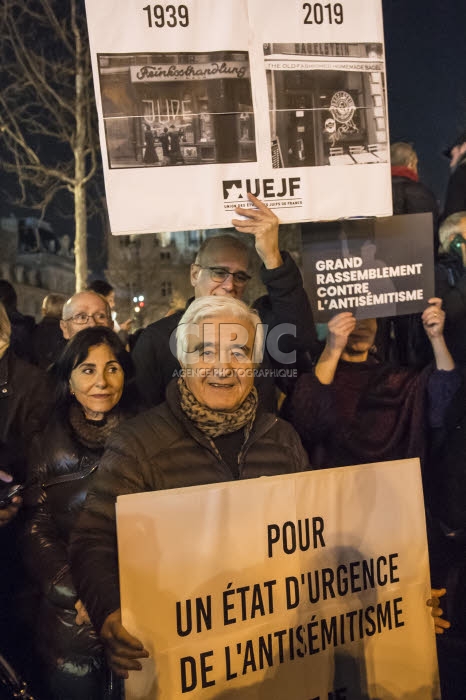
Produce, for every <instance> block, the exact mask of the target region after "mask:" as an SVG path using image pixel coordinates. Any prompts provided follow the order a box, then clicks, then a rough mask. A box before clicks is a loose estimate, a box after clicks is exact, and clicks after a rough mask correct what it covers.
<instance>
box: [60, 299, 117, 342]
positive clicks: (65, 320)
mask: <svg viewBox="0 0 466 700" xmlns="http://www.w3.org/2000/svg"><path fill="white" fill-rule="evenodd" d="M90 326H107V328H113V321H112V312H111V310H110V306H109V305H108V303H107V302H106V301H105V299H104V298H103V297H101V296H100V294H96V293H95V292H92V291H86V292H77V293H76V294H73V296H72V297H70V298H69V299H68V301H67V302H66V303H65V305H64V306H63V312H62V320H61V321H60V328H61V330H62V333H63V337H64V338H65V340H69V339H70V338H72V337H73V336H74V335H76V333H78V332H79V331H82V329H83V328H89V327H90Z"/></svg>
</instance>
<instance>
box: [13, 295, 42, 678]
mask: <svg viewBox="0 0 466 700" xmlns="http://www.w3.org/2000/svg"><path fill="white" fill-rule="evenodd" d="M10 339H11V325H10V320H9V318H8V316H7V313H6V311H5V307H4V306H3V304H2V303H1V302H0V387H1V391H0V487H3V486H14V485H15V484H24V482H25V481H26V479H27V477H28V458H30V454H28V452H29V449H28V448H30V446H31V443H32V441H33V438H34V436H35V435H37V434H38V433H40V432H41V431H42V430H43V428H44V425H45V422H46V420H47V417H48V415H49V409H50V406H51V402H52V392H51V389H50V387H49V385H48V383H47V378H46V375H45V373H44V372H43V371H42V370H41V369H39V368H38V367H34V366H33V365H31V364H29V363H28V362H26V361H25V360H23V359H21V358H19V357H17V355H16V354H15V353H14V351H13V349H12V348H11V346H10ZM20 506H21V498H20V497H19V496H16V497H15V498H14V499H13V500H12V501H11V502H10V503H5V505H4V506H3V507H0V572H1V574H0V653H2V654H4V655H5V657H6V658H7V660H8V661H9V662H10V663H12V664H13V666H14V667H15V668H16V669H17V670H19V671H20V673H21V675H23V676H24V677H25V678H27V679H28V680H30V679H31V678H32V676H33V675H34V672H35V664H34V660H33V654H32V649H31V636H30V634H29V633H28V629H27V627H26V626H25V625H24V620H23V617H22V616H21V613H20V609H22V607H23V605H22V602H21V600H20V598H21V596H20V591H21V590H22V588H23V584H24V571H23V569H22V567H21V566H20V561H21V557H20V556H19V554H18V551H19V543H18V533H19V531H20V529H21V510H19V508H20ZM18 511H19V512H18Z"/></svg>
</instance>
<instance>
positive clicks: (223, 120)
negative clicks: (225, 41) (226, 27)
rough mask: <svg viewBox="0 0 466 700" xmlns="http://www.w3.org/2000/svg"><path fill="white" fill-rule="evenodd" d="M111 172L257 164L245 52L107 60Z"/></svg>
mask: <svg viewBox="0 0 466 700" xmlns="http://www.w3.org/2000/svg"><path fill="white" fill-rule="evenodd" d="M98 66H99V78H100V88H101V96H102V111H103V117H104V123H105V138H106V145H107V152H108V162H109V168H139V167H148V166H149V167H170V166H182V165H202V164H209V163H244V162H249V161H256V160H257V156H256V139H255V128H254V113H253V108H252V96H251V81H250V67H249V56H248V53H247V52H245V51H238V52H235V51H213V52H209V53H176V54H175V53H172V54H157V53H153V54H106V55H103V54H99V55H98Z"/></svg>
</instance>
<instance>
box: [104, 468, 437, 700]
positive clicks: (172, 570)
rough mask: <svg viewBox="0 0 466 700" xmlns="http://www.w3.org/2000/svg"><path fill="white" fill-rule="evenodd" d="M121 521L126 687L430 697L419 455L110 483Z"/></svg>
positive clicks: (160, 691) (223, 693)
mask: <svg viewBox="0 0 466 700" xmlns="http://www.w3.org/2000/svg"><path fill="white" fill-rule="evenodd" d="M387 493H389V494H390V498H389V499H387ZM381 504H383V507H381ZM117 530H118V548H119V567H120V586H121V607H122V616H123V624H124V625H125V627H126V628H127V629H128V631H129V632H130V633H131V634H133V635H135V636H136V637H137V638H139V639H140V640H141V641H142V642H143V644H144V646H145V648H146V649H147V650H148V651H149V654H150V658H149V659H143V660H142V667H143V668H142V671H140V672H131V673H130V678H129V680H128V681H127V682H126V689H125V692H126V695H125V697H126V699H127V700H136V699H137V700H181V698H192V699H193V700H213V699H214V698H215V699H220V698H222V699H223V698H225V699H226V698H230V697H231V698H237V697H238V698H241V700H289V699H290V698H293V700H360V698H366V699H367V700H392V699H393V698H402V697H422V698H423V700H437V699H439V698H440V693H439V684H438V672H437V662H436V651H435V634H434V623H433V619H432V617H431V615H430V609H429V608H428V607H427V605H426V601H427V599H428V598H430V581H429V567H428V554H427V543H426V531H425V516H424V504H423V495H422V486H421V477H420V466H419V461H418V460H417V459H412V460H402V461H398V462H384V463H379V464H372V465H362V466H355V467H343V468H340V469H326V470H321V471H314V472H304V473H300V474H291V475H282V476H273V477H266V478H260V479H248V480H245V481H234V482H227V483H219V484H210V485H203V486H194V487H190V488H184V489H183V488H182V489H170V490H167V491H159V492H152V493H143V494H133V495H128V496H121V497H119V498H118V501H117Z"/></svg>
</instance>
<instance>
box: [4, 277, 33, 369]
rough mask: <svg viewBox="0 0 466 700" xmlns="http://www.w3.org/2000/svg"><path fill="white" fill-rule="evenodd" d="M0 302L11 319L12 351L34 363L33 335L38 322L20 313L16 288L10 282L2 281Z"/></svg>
mask: <svg viewBox="0 0 466 700" xmlns="http://www.w3.org/2000/svg"><path fill="white" fill-rule="evenodd" d="M0 301H1V302H2V303H3V305H4V307H5V310H6V312H7V314H8V318H9V319H10V324H11V338H10V345H11V347H12V349H13V350H14V352H15V354H16V355H17V356H18V357H22V358H23V359H24V360H28V361H29V362H32V361H33V356H32V333H33V331H34V327H35V325H36V322H35V320H34V318H33V317H32V316H25V315H24V314H22V313H21V312H20V311H18V309H17V303H18V297H17V296H16V291H15V288H14V287H13V285H12V284H11V283H10V282H8V280H0Z"/></svg>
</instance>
